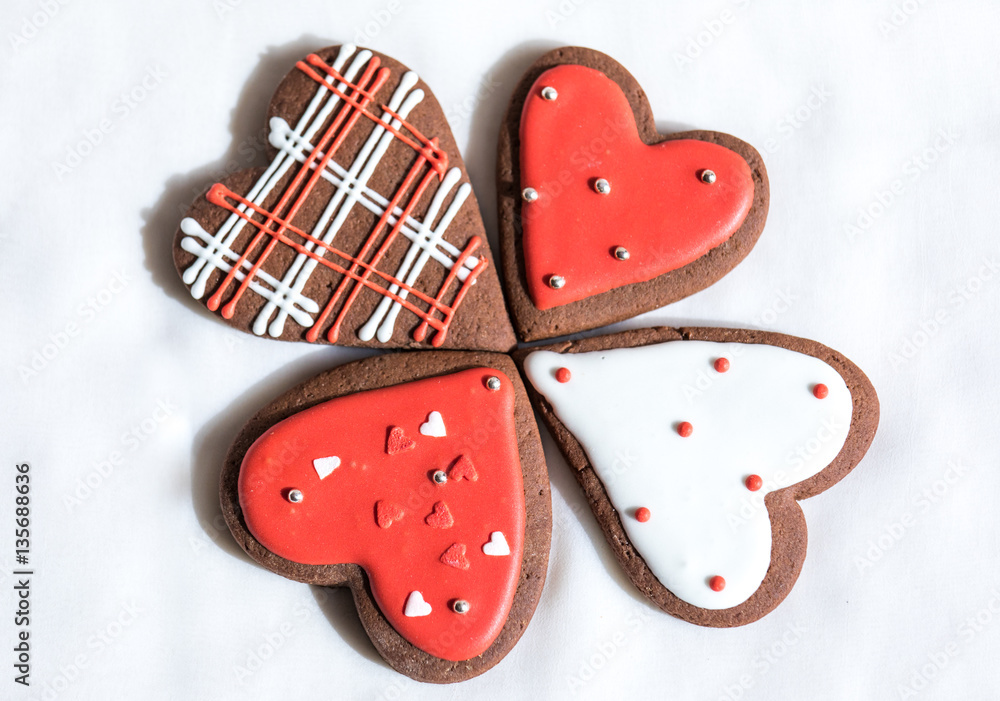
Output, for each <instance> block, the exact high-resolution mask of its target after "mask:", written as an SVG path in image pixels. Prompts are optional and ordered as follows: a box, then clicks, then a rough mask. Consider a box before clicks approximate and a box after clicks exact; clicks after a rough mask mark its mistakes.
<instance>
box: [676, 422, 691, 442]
mask: <svg viewBox="0 0 1000 701" xmlns="http://www.w3.org/2000/svg"><path fill="white" fill-rule="evenodd" d="M693 432H694V426H692V425H691V422H690V421H681V422H680V424H678V426H677V433H679V434H680V436H681V438H687V437H688V436H690V435H691V434H692V433H693Z"/></svg>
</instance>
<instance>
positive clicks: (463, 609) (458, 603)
mask: <svg viewBox="0 0 1000 701" xmlns="http://www.w3.org/2000/svg"><path fill="white" fill-rule="evenodd" d="M471 608H472V605H471V604H470V603H469V602H468V601H466V600H465V599H456V600H455V601H454V603H452V605H451V610H452V611H454V612H455V613H462V614H465V613H468V612H469V609H471Z"/></svg>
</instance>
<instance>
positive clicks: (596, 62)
mask: <svg viewBox="0 0 1000 701" xmlns="http://www.w3.org/2000/svg"><path fill="white" fill-rule="evenodd" d="M497 168H498V172H497V187H498V189H499V198H498V203H499V208H500V229H501V248H502V255H503V262H504V284H505V286H506V288H507V294H508V300H509V303H510V306H511V313H512V316H513V318H514V322H515V326H516V329H517V332H518V335H519V336H520V337H521V339H522V340H525V341H533V340H538V339H542V338H549V337H552V336H557V335H565V334H568V333H573V332H576V331H582V330H585V329H590V328H595V327H598V326H602V325H605V324H609V323H612V322H615V321H620V320H622V319H626V318H628V317H631V316H634V315H636V314H640V313H642V312H646V311H649V310H651V309H655V308H657V307H660V306H662V305H664V304H667V303H669V302H673V301H676V300H678V299H681V298H682V297H685V296H687V295H690V294H692V293H694V292H696V291H698V290H700V289H702V288H704V287H707V286H708V285H710V284H712V283H713V282H715V281H717V280H718V279H719V278H721V277H722V276H724V275H725V274H726V273H727V272H729V270H731V269H732V268H733V267H734V266H735V265H736V264H737V263H738V262H739V261H740V260H742V259H743V258H744V257H745V256H746V255H747V253H749V251H750V249H751V248H752V247H753V245H754V243H755V242H756V240H757V238H758V237H759V236H760V233H761V230H762V229H763V226H764V220H765V218H766V215H767V206H768V183H767V174H766V171H765V169H764V165H763V162H762V161H761V158H760V155H759V154H758V153H757V152H756V151H755V150H754V149H753V148H752V147H751V146H749V145H748V144H746V143H744V142H742V141H740V140H739V139H736V138H734V137H732V136H729V135H726V134H720V133H717V132H709V131H692V132H684V133H677V134H670V135H663V134H660V133H658V132H657V130H656V125H655V122H654V121H653V115H652V112H651V110H650V107H649V104H648V101H647V100H646V97H645V95H644V94H643V92H642V89H641V88H640V87H639V85H638V84H637V83H636V81H635V79H634V78H633V77H632V76H631V75H630V74H629V73H628V72H627V71H626V70H625V69H624V68H623V67H622V66H620V65H619V64H618V63H616V62H615V61H614V60H613V59H611V58H610V57H608V56H605V55H604V54H601V53H598V52H596V51H591V50H589V49H581V48H572V47H568V48H563V49H557V50H555V51H552V52H550V53H548V54H546V55H545V56H543V57H541V58H540V59H539V60H538V61H536V62H535V64H534V65H532V66H531V68H529V69H528V71H527V72H526V73H525V75H524V77H523V78H522V80H521V82H520V84H519V85H518V87H517V89H516V90H515V92H514V96H513V98H512V100H511V104H510V107H509V109H508V112H507V117H506V120H505V123H504V126H503V128H502V130H501V134H500V144H499V155H498V165H497Z"/></svg>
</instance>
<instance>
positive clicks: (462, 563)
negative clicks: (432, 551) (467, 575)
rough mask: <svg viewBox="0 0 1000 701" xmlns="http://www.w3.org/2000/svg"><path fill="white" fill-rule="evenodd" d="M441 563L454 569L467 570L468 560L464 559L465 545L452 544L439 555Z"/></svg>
mask: <svg viewBox="0 0 1000 701" xmlns="http://www.w3.org/2000/svg"><path fill="white" fill-rule="evenodd" d="M441 562H443V563H444V564H446V565H448V566H450V567H455V568H456V569H460V570H467V569H469V559H468V558H467V557H465V545H464V544H462V543H455V544H453V545H452V546H451V547H450V548H448V549H447V550H445V551H444V552H443V553H441Z"/></svg>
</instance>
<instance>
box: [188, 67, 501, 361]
mask: <svg viewBox="0 0 1000 701" xmlns="http://www.w3.org/2000/svg"><path fill="white" fill-rule="evenodd" d="M306 60H307V61H308V63H309V64H312V65H314V66H318V67H320V68H322V69H323V71H325V72H326V73H327V75H329V76H330V77H332V78H334V79H335V80H336V81H337V82H343V83H344V84H345V85H346V86H347V87H346V92H345V91H344V90H341V89H340V88H339V87H337V86H336V85H330V84H329V83H327V82H326V80H325V79H324V78H322V77H321V76H320V75H319V74H318V73H316V72H315V71H314V70H312V68H310V67H309V65H307V64H306V63H304V62H302V61H300V62H298V64H296V65H297V66H298V67H299V68H300V69H302V70H303V71H304V72H305V73H307V74H308V75H310V76H311V77H312V78H313V79H314V80H316V81H317V82H319V83H321V84H322V85H323V86H324V87H325V88H326V89H327V90H329V91H331V92H333V93H334V94H336V95H338V96H340V97H341V99H342V101H343V103H344V104H343V105H342V106H341V107H340V109H339V111H338V112H337V114H336V115H335V117H334V119H333V120H332V122H331V124H330V125H329V127H328V128H327V129H326V131H325V132H324V133H323V135H322V137H321V138H320V140H319V141H318V142H317V143H316V145H315V147H314V149H313V151H312V152H311V153H310V154H309V156H308V157H307V158H306V160H305V163H304V164H302V165H301V167H300V169H299V170H298V172H297V173H296V175H295V177H294V178H293V180H292V182H291V183H290V184H289V186H288V187H287V188H286V189H285V191H284V192H283V193H282V195H281V198H280V200H279V202H278V203H277V205H276V206H275V207H273V208H272V209H271V211H268V210H265V209H263V208H262V207H259V206H257V205H253V204H250V203H249V202H247V201H246V200H245V199H243V198H242V197H239V196H237V195H236V194H235V193H233V192H231V191H230V190H228V188H225V187H224V186H222V185H221V184H218V183H217V184H216V185H215V186H213V188H212V189H211V190H210V191H209V194H208V196H207V198H208V200H209V201H210V202H212V203H213V204H216V205H217V206H220V207H223V208H224V209H227V210H228V211H230V212H232V213H235V214H237V215H238V216H239V217H240V218H241V219H243V220H244V221H245V222H248V223H250V224H251V225H252V226H253V227H254V228H255V229H256V230H257V233H256V235H255V236H254V237H253V238H252V240H251V241H250V242H249V244H247V245H246V247H245V248H244V249H243V251H242V252H241V253H240V257H239V260H238V261H236V263H235V265H234V266H233V267H232V268H231V269H230V270H229V272H228V273H227V274H226V275H225V276H224V278H223V280H222V282H221V283H220V284H219V286H218V287H217V289H216V290H215V291H214V292H213V294H212V295H211V296H210V297H209V298H208V300H207V303H206V304H207V306H208V308H209V309H210V310H212V311H216V310H218V309H219V307H220V305H221V304H222V298H223V295H224V294H225V293H226V291H227V290H228V289H229V286H230V285H231V284H232V282H233V280H234V279H235V277H236V272H237V271H240V270H242V271H244V272H245V273H246V274H245V276H244V279H243V280H242V281H241V282H240V284H239V286H238V287H237V289H236V291H235V293H234V294H233V296H232V298H231V299H230V300H229V301H228V302H227V303H226V304H225V305H224V306H222V310H221V314H222V316H223V317H225V318H227V319H231V318H232V317H233V316H234V315H235V313H236V307H237V305H238V303H239V301H240V299H241V298H242V296H243V294H244V292H245V291H246V290H247V289H249V286H250V284H251V282H252V281H253V280H254V279H255V278H256V276H257V273H258V272H259V271H260V269H261V267H262V266H263V265H264V263H265V261H266V260H267V259H268V257H269V256H270V254H271V253H272V252H273V251H274V249H275V248H276V246H277V245H278V243H282V244H285V245H287V246H290V247H292V248H294V249H295V250H296V251H298V252H299V253H302V254H304V255H307V256H308V257H310V258H311V259H312V260H314V261H317V262H319V263H321V264H323V265H324V266H325V267H327V268H330V269H331V270H334V271H335V272H339V273H343V275H344V277H343V279H341V280H340V283H339V284H338V287H337V290H336V291H335V292H334V294H333V296H332V297H331V299H330V300H329V301H328V302H327V304H326V306H325V307H324V308H323V310H322V312H321V313H320V314H319V316H318V317H317V319H316V321H315V322H314V323H313V325H312V326H311V327H310V328H309V329H308V331H306V334H305V338H306V340H307V341H310V342H314V341H316V340H317V339H318V338H319V334H320V328H321V326H322V324H323V323H324V322H325V321H326V319H327V318H328V316H329V315H330V314H331V312H332V311H333V308H334V307H335V305H336V303H337V302H338V300H339V299H340V297H341V295H342V294H343V293H344V291H345V290H346V288H347V287H348V286H349V285H350V283H351V281H356V282H357V283H358V284H357V285H355V287H354V288H353V289H352V290H351V293H350V294H349V296H348V298H347V300H346V301H345V302H344V304H343V305H342V307H341V309H340V312H339V313H338V315H337V318H336V319H335V321H334V323H333V325H332V326H331V327H330V328H329V329H328V332H327V338H328V339H329V340H330V342H336V340H337V338H338V336H339V333H340V330H341V327H342V325H343V322H344V319H345V318H346V315H347V312H348V310H349V309H350V308H351V306H352V305H353V303H354V301H355V299H356V298H357V296H358V295H359V293H360V291H361V289H362V288H366V289H372V290H375V291H376V292H378V293H379V294H381V295H383V296H385V297H388V298H390V299H392V300H393V301H394V302H399V303H400V304H401V305H402V306H403V307H404V308H406V309H407V310H408V311H411V312H413V313H414V314H415V315H416V316H417V317H418V318H420V319H421V320H422V323H421V324H420V325H419V327H418V328H417V329H416V330H415V332H414V338H415V340H419V341H422V340H423V339H424V338H425V337H426V335H427V331H428V328H429V327H433V328H434V329H435V331H436V333H435V334H434V337H433V339H432V340H431V344H432V345H433V346H435V347H440V346H441V345H442V344H443V343H444V341H445V338H446V337H447V333H448V328H449V326H450V324H451V320H452V317H453V315H454V313H455V311H456V310H457V308H458V306H459V304H460V303H461V301H462V299H463V298H464V297H465V295H466V294H467V293H468V289H469V287H470V286H471V285H472V284H474V282H475V280H476V277H477V276H478V275H479V274H480V273H481V272H482V271H483V270H484V269H485V268H486V266H487V265H488V264H489V263H488V261H487V260H485V259H481V260H480V261H479V263H478V264H477V265H476V266H475V267H474V268H472V270H470V271H469V272H468V274H467V275H466V279H465V280H464V281H462V282H461V284H460V285H459V287H458V290H457V292H456V293H455V299H454V302H453V303H452V305H451V306H448V305H447V304H445V303H444V301H443V300H444V295H445V292H446V290H447V289H448V287H449V286H450V284H451V282H452V281H454V279H455V278H456V277H457V274H458V266H459V265H461V264H464V262H465V260H466V259H467V258H468V256H469V253H470V252H471V251H472V250H475V248H476V247H477V246H478V245H479V239H478V237H473V239H472V240H470V242H469V244H468V245H467V246H466V250H467V251H468V252H463V256H462V257H461V258H460V261H461V262H460V263H457V264H456V265H455V266H454V267H453V268H452V269H451V270H450V271H449V275H448V279H447V280H446V283H445V284H443V285H442V286H441V288H440V289H439V291H438V292H437V294H436V295H434V296H433V297H431V296H428V295H425V294H422V293H417V292H416V291H415V290H413V289H412V288H411V287H410V286H408V285H406V284H404V283H403V282H402V281H401V280H398V279H396V278H395V276H392V275H389V274H386V273H382V272H380V271H378V270H375V266H376V264H377V263H378V262H379V260H381V259H382V258H383V257H384V255H385V254H386V250H387V249H388V247H389V245H390V244H391V243H392V242H393V240H395V239H396V238H397V237H398V234H399V231H400V230H401V228H402V226H403V224H404V222H405V221H406V218H407V216H408V215H410V214H411V213H412V211H413V209H414V207H415V206H416V205H417V203H418V202H419V200H420V198H421V195H422V194H423V192H424V190H425V188H426V187H427V184H428V183H429V182H430V180H431V179H432V178H433V176H434V175H435V174H436V175H437V176H438V178H439V179H441V178H443V176H444V174H445V172H446V171H447V168H448V156H447V154H446V153H445V152H444V151H443V150H441V148H440V146H439V144H438V139H437V138H436V137H435V138H433V139H428V138H427V137H425V136H424V135H423V134H421V133H420V132H419V131H418V130H417V129H416V128H415V127H414V126H413V125H412V124H409V123H408V122H406V120H404V119H402V117H401V116H400V115H399V114H397V113H396V112H394V111H393V110H390V109H389V108H388V107H386V106H384V105H382V106H381V109H382V110H383V111H384V112H386V113H387V114H389V115H390V117H392V118H394V119H399V120H400V122H401V125H400V128H396V127H394V126H392V124H391V123H388V122H386V121H385V120H384V119H383V118H381V117H378V116H377V115H375V114H373V113H372V112H371V111H369V110H368V109H367V105H368V104H369V103H370V102H372V101H373V100H374V96H375V94H376V93H377V92H378V90H379V89H380V88H381V87H382V86H383V85H384V84H385V82H386V81H387V79H388V77H389V75H390V71H389V69H388V68H381V69H380V68H379V65H380V60H379V59H378V57H373V58H371V59H370V60H369V62H368V63H367V65H366V67H365V70H364V72H363V74H362V75H361V77H360V78H359V79H358V80H357V82H356V83H352V82H351V81H348V80H346V79H345V78H344V77H343V76H342V75H341V74H340V73H338V72H337V71H336V70H334V69H333V68H332V67H330V66H328V65H326V64H325V63H324V62H323V60H322V59H321V58H320V57H318V56H316V55H314V54H310V55H309V56H308V57H307V59H306ZM361 116H365V117H367V118H369V119H371V120H373V121H374V122H376V123H378V124H380V125H381V126H382V127H384V128H385V129H387V130H388V131H390V132H391V133H392V134H393V135H394V136H395V137H396V138H397V139H398V140H400V141H401V142H402V143H404V144H406V145H408V146H410V147H411V148H413V149H414V150H415V151H416V153H417V156H418V157H417V160H416V162H415V163H414V164H413V166H412V167H411V169H410V172H409V174H408V175H407V177H406V178H405V179H404V181H403V182H402V183H401V184H400V186H399V187H398V188H397V191H396V193H395V194H394V195H393V197H391V198H389V199H390V205H389V206H388V207H387V208H386V209H385V211H384V212H383V215H382V217H381V218H380V220H379V222H378V224H377V225H376V226H375V228H374V230H373V231H372V232H371V233H370V235H369V237H368V238H367V239H366V241H365V243H364V245H363V247H362V249H361V251H360V252H359V253H358V255H357V256H356V257H355V256H350V255H347V254H346V253H343V252H341V251H338V250H337V249H335V248H333V247H331V246H328V245H326V244H323V243H320V242H319V241H317V240H316V239H314V238H313V237H312V236H309V235H307V234H305V233H304V232H302V231H300V230H299V229H298V228H297V227H294V226H292V224H291V223H290V222H291V221H292V220H293V218H294V217H295V215H296V213H297V212H298V211H299V209H300V208H301V207H302V205H303V204H304V203H305V201H306V200H307V199H308V198H309V197H310V196H311V193H312V191H313V189H314V187H315V185H316V183H317V182H318V180H319V179H320V178H321V177H322V175H323V172H324V171H325V170H326V169H327V166H328V165H329V163H330V161H331V160H332V158H333V156H334V154H335V153H336V152H337V150H338V149H339V147H340V146H341V145H342V144H343V143H344V140H345V139H346V137H347V135H348V133H349V132H350V131H351V129H352V128H353V127H354V125H355V124H356V123H357V121H358V119H359V118H360V117H361ZM401 129H405V130H406V131H408V132H409V133H410V134H411V135H412V137H413V138H410V137H409V136H407V135H406V134H405V133H404V132H403V131H401ZM424 167H429V170H428V171H427V172H426V173H425V174H424V177H423V178H422V179H421V181H420V184H419V185H418V187H417V188H416V190H414V192H413V194H411V195H410V198H409V200H408V201H407V203H406V205H405V206H403V207H401V209H402V210H403V215H402V216H401V217H399V218H398V219H397V222H396V224H395V225H393V228H392V229H391V230H390V232H389V234H388V235H387V236H386V239H385V240H384V241H383V243H382V245H381V246H380V248H379V249H378V251H377V252H376V254H375V256H374V257H373V259H372V260H371V261H370V262H368V263H365V262H364V260H363V259H364V258H365V256H367V254H368V251H369V249H370V248H371V247H372V246H373V245H374V244H375V242H376V241H377V239H378V238H379V236H380V234H381V232H382V230H383V229H384V227H385V225H386V222H387V221H388V217H389V214H390V213H391V212H392V211H393V210H394V208H395V207H397V206H400V203H401V202H402V197H403V195H404V193H405V192H406V191H407V190H408V189H409V188H410V186H411V185H412V182H413V180H414V179H415V178H416V177H417V175H418V174H419V172H420V171H421V170H422V169H423V168H424ZM310 171H312V174H311V175H310ZM307 176H308V177H307ZM303 181H305V183H304V184H303ZM300 188H301V189H300ZM297 191H298V194H297V195H296V194H295V193H296V192H297ZM293 197H294V199H293ZM228 199H233V200H235V201H237V202H238V203H239V204H240V205H242V206H243V207H244V208H245V209H247V210H250V214H247V213H245V212H241V211H239V210H238V209H237V207H235V206H231V205H230V204H229V202H228V201H227V200H228ZM254 214H256V215H259V216H260V217H261V220H259V221H254V220H253V219H252V215H254ZM289 233H291V234H294V235H296V236H298V237H300V238H302V239H303V240H305V241H308V242H311V243H312V244H313V247H314V248H315V247H319V248H322V249H323V251H328V252H332V253H333V254H334V255H336V256H338V257H341V258H344V259H346V260H347V261H349V263H350V266H349V267H348V268H342V267H341V266H339V265H336V264H335V263H330V262H329V261H326V260H325V259H324V258H322V257H321V256H322V251H321V252H320V253H319V254H317V253H316V252H314V251H310V250H308V249H307V248H305V247H304V246H302V245H300V244H299V243H297V242H294V241H292V240H291V239H289V238H288V234H289ZM265 237H270V240H269V241H268V242H267V244H266V245H265V247H264V249H263V251H262V252H261V253H260V254H259V255H258V256H257V258H256V260H254V261H253V263H252V264H251V265H250V269H249V270H248V271H247V270H246V269H245V264H246V263H247V262H248V261H250V260H251V259H252V256H253V254H254V252H255V251H256V249H257V248H258V247H259V245H260V244H261V243H262V242H263V241H264V238H265ZM358 268H360V269H361V272H360V273H358ZM373 273H374V274H375V275H377V276H379V277H381V278H383V279H385V280H386V281H387V282H388V283H389V284H393V285H397V286H398V287H399V288H400V289H402V290H405V293H406V295H412V296H415V297H416V298H418V299H419V300H421V301H422V302H424V303H426V304H427V305H428V306H429V308H428V310H427V311H424V310H422V309H420V308H419V307H417V306H415V305H414V304H412V303H410V302H408V301H406V300H404V299H403V297H401V296H399V295H396V294H394V293H391V292H389V290H388V289H387V287H388V285H387V286H386V287H382V286H381V285H378V284H373V283H372V282H370V281H369V280H368V277H369V275H370V274H373ZM438 311H440V312H441V315H442V319H441V320H440V321H439V320H437V319H436V318H434V315H435V312H438ZM417 335H419V339H417V338H416V336H417Z"/></svg>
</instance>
